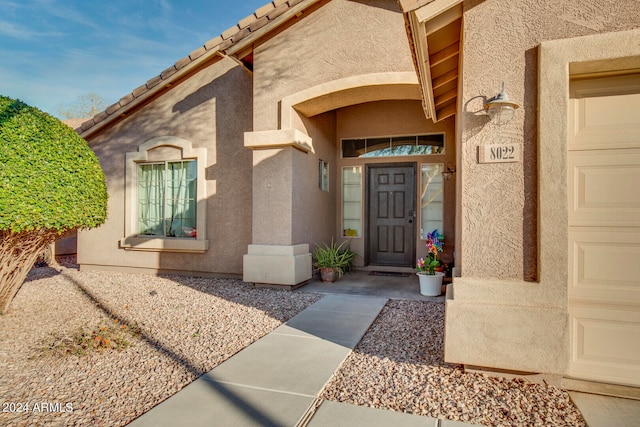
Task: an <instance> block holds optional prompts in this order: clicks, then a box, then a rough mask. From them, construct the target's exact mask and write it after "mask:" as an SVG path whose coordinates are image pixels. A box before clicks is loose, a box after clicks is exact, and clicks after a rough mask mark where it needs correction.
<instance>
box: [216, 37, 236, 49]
mask: <svg viewBox="0 0 640 427" xmlns="http://www.w3.org/2000/svg"><path fill="white" fill-rule="evenodd" d="M231 46H233V40H231V39H227V40H225V41H223V42H222V43H220V46H219V49H220V50H225V49H228V48H230V47H231Z"/></svg>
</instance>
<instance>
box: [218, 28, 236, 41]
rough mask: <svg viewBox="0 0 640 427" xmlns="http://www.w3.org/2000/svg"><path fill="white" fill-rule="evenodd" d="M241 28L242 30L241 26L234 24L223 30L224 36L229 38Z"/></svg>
mask: <svg viewBox="0 0 640 427" xmlns="http://www.w3.org/2000/svg"><path fill="white" fill-rule="evenodd" d="M239 30H240V27H238V26H237V25H234V26H233V27H231V28H228V29H226V30H224V31H223V32H222V38H223V39H225V40H227V39H228V38H231V36H233V35H234V34H235V33H237V32H238V31H239Z"/></svg>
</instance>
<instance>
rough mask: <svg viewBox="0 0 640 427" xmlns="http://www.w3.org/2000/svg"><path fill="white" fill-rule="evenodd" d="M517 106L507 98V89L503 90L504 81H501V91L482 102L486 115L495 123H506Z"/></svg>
mask: <svg viewBox="0 0 640 427" xmlns="http://www.w3.org/2000/svg"><path fill="white" fill-rule="evenodd" d="M519 107H520V106H519V105H518V104H516V103H515V102H513V101H511V100H510V99H509V95H508V94H507V91H506V90H504V82H502V91H500V93H499V94H497V95H496V96H494V97H493V98H491V99H489V100H488V101H487V102H486V103H485V104H484V109H485V110H487V115H488V116H489V118H490V119H491V121H492V122H494V123H495V124H497V125H503V124H505V123H508V122H509V121H510V120H511V119H512V118H513V114H514V112H515V111H516V109H517V108H519Z"/></svg>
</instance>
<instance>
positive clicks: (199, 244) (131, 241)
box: [120, 237, 209, 253]
mask: <svg viewBox="0 0 640 427" xmlns="http://www.w3.org/2000/svg"><path fill="white" fill-rule="evenodd" d="M120 247H121V248H123V249H125V250H129V251H149V252H190V253H204V252H206V251H207V250H208V249H209V241H208V240H195V239H180V238H159V237H125V238H124V239H121V240H120Z"/></svg>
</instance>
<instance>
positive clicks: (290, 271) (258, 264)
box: [242, 243, 312, 287]
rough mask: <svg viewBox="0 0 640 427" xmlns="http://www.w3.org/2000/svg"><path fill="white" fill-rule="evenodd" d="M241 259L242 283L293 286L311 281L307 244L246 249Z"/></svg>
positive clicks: (257, 246)
mask: <svg viewBox="0 0 640 427" xmlns="http://www.w3.org/2000/svg"><path fill="white" fill-rule="evenodd" d="M247 252H248V253H247V254H246V255H244V257H243V268H242V271H243V276H242V279H243V280H244V281H245V282H249V283H264V284H271V285H282V286H289V287H290V286H295V285H298V284H300V283H302V282H306V281H307V280H309V279H311V276H312V266H311V264H312V262H311V253H310V252H309V245H308V244H306V243H305V244H299V245H290V246H289V245H249V248H248V251H247Z"/></svg>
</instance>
